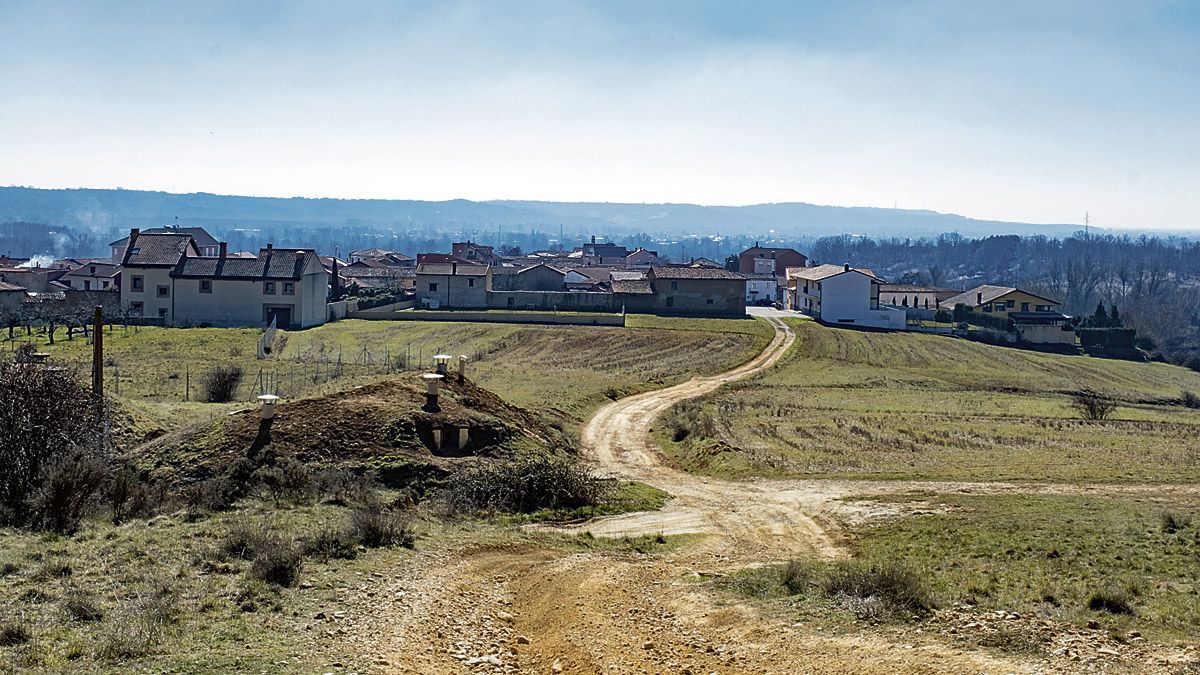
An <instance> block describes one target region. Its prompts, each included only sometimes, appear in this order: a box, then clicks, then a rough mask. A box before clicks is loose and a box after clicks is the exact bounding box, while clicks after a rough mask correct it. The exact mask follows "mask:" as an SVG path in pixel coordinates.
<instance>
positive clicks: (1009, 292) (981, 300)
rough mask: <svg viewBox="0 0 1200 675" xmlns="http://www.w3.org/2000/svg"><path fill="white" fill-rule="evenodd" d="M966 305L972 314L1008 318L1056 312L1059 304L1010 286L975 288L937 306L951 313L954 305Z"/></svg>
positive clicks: (947, 299)
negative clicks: (1014, 315) (1023, 314)
mask: <svg viewBox="0 0 1200 675" xmlns="http://www.w3.org/2000/svg"><path fill="white" fill-rule="evenodd" d="M960 304H961V305H966V307H967V309H968V310H969V311H972V312H980V313H983V314H986V315H989V316H997V317H1002V318H1009V315H1011V314H1013V313H1017V312H1020V313H1028V312H1057V311H1059V308H1060V307H1061V303H1059V302H1058V301H1057V300H1051V299H1050V298H1045V297H1042V296H1040V295H1035V294H1033V293H1030V292H1028V291H1023V290H1021V289H1019V288H1014V287H1012V286H989V285H984V286H977V287H975V288H972V289H971V290H969V291H966V292H963V293H960V294H958V295H955V296H952V297H949V298H946V299H945V300H943V301H942V302H941V304H940V305H939V306H940V307H941V308H942V309H946V310H949V311H953V310H954V307H955V306H956V305H960Z"/></svg>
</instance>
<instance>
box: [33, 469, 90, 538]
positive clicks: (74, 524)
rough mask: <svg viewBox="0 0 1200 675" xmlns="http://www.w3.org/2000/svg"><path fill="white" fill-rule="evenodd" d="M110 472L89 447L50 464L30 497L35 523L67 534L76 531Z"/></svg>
mask: <svg viewBox="0 0 1200 675" xmlns="http://www.w3.org/2000/svg"><path fill="white" fill-rule="evenodd" d="M107 475H108V467H107V466H106V465H105V463H104V462H103V461H101V460H100V458H98V457H96V456H95V455H93V454H92V453H90V452H88V451H85V450H76V451H74V452H72V453H71V454H69V455H67V456H65V457H62V458H61V459H58V460H56V461H54V462H53V463H50V464H47V465H46V466H45V467H43V469H42V471H41V474H40V475H39V477H38V484H37V487H36V488H35V489H34V491H33V493H32V494H31V495H30V496H29V506H30V510H31V514H30V518H31V520H30V522H31V524H32V525H34V526H35V527H38V528H41V529H45V530H53V531H55V532H61V533H64V534H70V533H73V532H75V531H76V530H77V529H79V524H80V522H82V520H83V516H84V515H85V514H86V513H87V510H88V508H89V507H90V506H91V505H92V500H93V498H95V496H96V494H97V493H98V492H99V491H100V486H101V485H103V484H104V481H105V479H106V478H107Z"/></svg>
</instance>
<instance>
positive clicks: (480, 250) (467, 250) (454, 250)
mask: <svg viewBox="0 0 1200 675" xmlns="http://www.w3.org/2000/svg"><path fill="white" fill-rule="evenodd" d="M450 255H452V256H454V257H455V258H458V259H459V260H465V261H467V262H473V263H479V264H484V265H487V264H490V263H494V262H499V261H500V256H498V255H496V253H495V250H494V249H493V248H492V247H491V246H482V245H480V244H476V243H475V242H472V241H460V242H455V243H453V244H451V245H450Z"/></svg>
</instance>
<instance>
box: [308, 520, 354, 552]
mask: <svg viewBox="0 0 1200 675" xmlns="http://www.w3.org/2000/svg"><path fill="white" fill-rule="evenodd" d="M358 543H359V539H358V537H357V535H356V533H355V532H354V531H353V530H351V529H350V528H349V527H340V528H339V527H326V528H323V529H321V530H320V531H319V532H317V533H316V534H315V535H313V536H312V537H310V538H309V539H308V540H307V541H305V542H304V555H307V556H312V557H314V558H317V559H319V560H329V559H331V558H339V559H342V560H353V559H355V558H357V557H358Z"/></svg>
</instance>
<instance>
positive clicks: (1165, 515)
mask: <svg viewBox="0 0 1200 675" xmlns="http://www.w3.org/2000/svg"><path fill="white" fill-rule="evenodd" d="M1159 518H1160V519H1161V521H1162V531H1163V532H1166V533H1167V534H1175V533H1176V532H1178V531H1180V530H1182V529H1183V528H1185V527H1187V526H1188V525H1191V524H1192V517H1191V516H1188V515H1186V514H1182V513H1175V512H1174V511H1163V512H1162V513H1160V514H1159Z"/></svg>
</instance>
